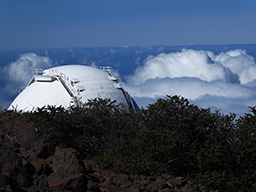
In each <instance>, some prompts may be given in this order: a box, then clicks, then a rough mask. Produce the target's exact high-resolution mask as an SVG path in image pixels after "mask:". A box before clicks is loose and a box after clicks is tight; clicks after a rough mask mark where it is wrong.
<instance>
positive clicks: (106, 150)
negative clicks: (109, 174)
mask: <svg viewBox="0 0 256 192" xmlns="http://www.w3.org/2000/svg"><path fill="white" fill-rule="evenodd" d="M249 108H250V113H245V114H244V116H241V117H236V115H235V114H233V113H230V114H227V115H224V114H221V113H219V112H218V111H215V112H212V111H211V110H210V109H204V108H199V107H198V106H196V105H193V104H190V103H189V101H188V100H187V99H185V98H183V97H180V96H172V97H170V96H167V97H166V98H165V99H159V100H158V101H157V102H156V103H154V104H150V105H149V106H148V107H147V108H146V109H144V108H142V109H141V111H140V112H139V113H135V112H134V111H132V110H127V109H123V108H121V107H120V106H116V105H115V102H111V101H110V100H109V99H94V100H91V101H89V102H88V103H86V104H85V105H84V106H82V107H72V108H69V109H64V108H63V107H53V106H48V107H43V108H38V109H37V110H36V111H34V112H24V113H21V112H17V111H1V112H0V130H1V131H2V132H4V133H7V134H8V130H9V129H8V126H9V125H10V123H9V122H15V121H17V122H33V123H34V127H35V130H37V132H38V134H40V135H41V137H44V138H45V139H46V140H47V145H48V148H49V150H50V151H51V152H52V153H54V149H55V147H56V146H58V145H60V146H63V147H72V148H75V149H76V150H77V151H79V153H80V156H81V158H87V159H93V160H94V162H95V163H97V164H98V165H99V166H101V167H103V168H108V169H112V170H114V171H115V172H122V173H127V174H134V173H136V174H146V175H155V174H160V173H170V174H173V175H177V176H183V177H186V178H188V179H189V180H191V181H193V182H196V183H200V184H203V185H206V186H208V187H209V188H212V189H214V190H219V191H255V190H256V164H255V162H256V107H249Z"/></svg>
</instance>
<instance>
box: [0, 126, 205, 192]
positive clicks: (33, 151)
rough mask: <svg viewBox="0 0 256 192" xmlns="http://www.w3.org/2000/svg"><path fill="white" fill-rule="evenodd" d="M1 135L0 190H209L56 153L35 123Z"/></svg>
mask: <svg viewBox="0 0 256 192" xmlns="http://www.w3.org/2000/svg"><path fill="white" fill-rule="evenodd" d="M8 129H9V130H8V134H7V133H2V132H0V191H1V192H4V191H7V192H8V191H21V192H23V191H24V192H26V191H29V192H36V191H40V192H43V191H77V192H79V191H91V192H97V191H106V192H139V191H152V192H154V191H159V192H168V191H176V192H193V191H205V192H206V191H209V190H207V189H206V188H204V187H203V186H201V185H196V184H193V183H191V182H190V181H188V180H186V179H185V178H183V177H174V176H172V175H168V174H162V175H158V176H143V175H127V174H120V173H119V174H117V173H114V172H113V171H111V170H103V169H100V168H99V167H97V166H96V165H95V164H93V163H92V161H91V160H88V159H82V158H81V157H80V156H79V152H78V151H76V150H75V149H73V148H62V147H61V146H57V147H56V149H55V152H54V153H51V152H50V150H49V149H48V146H47V143H46V141H45V139H44V138H43V137H41V135H40V133H39V132H38V131H37V129H36V128H35V127H34V125H33V123H14V122H10V123H9V125H8Z"/></svg>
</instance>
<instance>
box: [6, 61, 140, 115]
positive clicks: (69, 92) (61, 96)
mask: <svg viewBox="0 0 256 192" xmlns="http://www.w3.org/2000/svg"><path fill="white" fill-rule="evenodd" d="M94 98H104V99H105V98H110V99H111V100H113V101H114V100H116V101H117V104H123V105H124V106H125V107H127V108H128V107H129V108H132V109H134V110H135V111H138V110H139V108H138V106H137V104H136V103H135V101H134V100H133V99H132V97H131V96H130V95H129V94H128V92H127V91H126V89H125V88H124V86H123V83H122V81H121V80H120V78H119V77H118V75H117V74H116V73H115V71H114V70H113V69H112V68H111V67H101V68H94V67H88V66H82V65H66V66H59V67H54V68H50V69H47V70H44V71H36V74H35V75H34V76H33V77H32V79H31V80H30V82H29V83H28V85H27V86H26V88H25V89H24V90H23V91H22V92H21V93H20V94H19V95H18V96H17V97H16V98H15V100H14V101H13V102H12V103H11V105H10V107H9V109H17V110H22V111H32V110H35V109H36V108H37V107H43V106H47V105H53V106H63V107H65V108H68V107H70V106H73V105H81V104H82V103H85V102H87V101H88V99H94Z"/></svg>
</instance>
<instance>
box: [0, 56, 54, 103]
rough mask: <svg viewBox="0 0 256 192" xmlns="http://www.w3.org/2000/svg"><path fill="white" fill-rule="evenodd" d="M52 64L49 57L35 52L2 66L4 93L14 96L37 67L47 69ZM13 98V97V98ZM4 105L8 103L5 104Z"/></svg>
mask: <svg viewBox="0 0 256 192" xmlns="http://www.w3.org/2000/svg"><path fill="white" fill-rule="evenodd" d="M51 66H52V62H51V60H50V59H49V58H48V57H44V56H39V55H37V54H35V53H25V54H23V55H21V56H20V57H19V58H18V60H17V61H14V62H11V63H10V64H8V65H6V66H4V67H3V68H1V71H0V73H1V76H2V77H4V78H3V79H2V81H4V82H1V86H2V87H1V89H2V90H3V93H4V94H6V95H8V96H9V98H10V97H14V96H15V95H16V94H17V93H18V91H19V88H20V87H21V86H22V85H25V84H26V83H28V81H29V80H30V78H31V77H32V75H33V70H34V69H36V68H39V69H45V68H48V67H51ZM11 99H13V98H11ZM3 105H4V107H7V106H5V105H6V104H3Z"/></svg>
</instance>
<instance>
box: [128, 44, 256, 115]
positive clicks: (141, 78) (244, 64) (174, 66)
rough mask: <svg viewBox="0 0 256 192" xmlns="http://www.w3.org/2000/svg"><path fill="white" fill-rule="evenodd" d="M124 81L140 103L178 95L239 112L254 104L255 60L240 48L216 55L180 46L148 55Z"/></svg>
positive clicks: (222, 110) (202, 105) (255, 102)
mask: <svg viewBox="0 0 256 192" xmlns="http://www.w3.org/2000/svg"><path fill="white" fill-rule="evenodd" d="M126 84H127V86H128V87H129V92H130V94H131V95H132V96H133V97H134V98H135V99H136V100H137V101H138V103H139V105H142V106H146V105H147V103H152V102H153V101H156V99H157V98H159V97H164V96H166V95H181V96H184V97H186V98H188V99H189V100H190V101H191V103H195V104H197V105H199V106H200V107H206V108H207V107H210V108H212V109H213V110H215V109H217V110H220V111H221V112H223V113H228V112H234V113H236V114H238V115H243V113H245V112H248V106H254V105H255V104H256V63H255V58H254V57H252V56H250V55H248V54H247V53H246V51H244V50H240V49H237V50H232V51H228V52H225V53H220V54H219V55H215V54H214V53H213V52H211V51H202V50H201V51H196V50H191V49H188V50H187V49H183V50H182V51H181V52H173V53H168V54H167V53H162V54H159V55H157V56H155V57H153V56H149V57H148V58H147V59H146V60H145V61H144V63H143V65H142V66H139V67H138V68H137V69H136V70H135V72H134V74H132V75H130V76H129V77H128V78H127V80H126Z"/></svg>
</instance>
